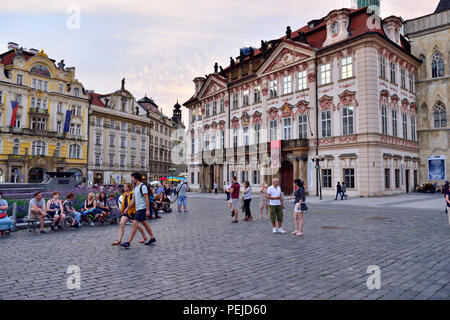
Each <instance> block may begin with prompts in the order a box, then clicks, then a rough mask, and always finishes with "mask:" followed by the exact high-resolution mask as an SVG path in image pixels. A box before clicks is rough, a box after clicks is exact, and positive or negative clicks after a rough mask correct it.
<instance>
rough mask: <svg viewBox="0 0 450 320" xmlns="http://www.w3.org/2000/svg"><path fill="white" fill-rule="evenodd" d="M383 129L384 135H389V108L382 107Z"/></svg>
mask: <svg viewBox="0 0 450 320" xmlns="http://www.w3.org/2000/svg"><path fill="white" fill-rule="evenodd" d="M381 127H382V132H383V134H388V113H387V107H385V106H382V107H381Z"/></svg>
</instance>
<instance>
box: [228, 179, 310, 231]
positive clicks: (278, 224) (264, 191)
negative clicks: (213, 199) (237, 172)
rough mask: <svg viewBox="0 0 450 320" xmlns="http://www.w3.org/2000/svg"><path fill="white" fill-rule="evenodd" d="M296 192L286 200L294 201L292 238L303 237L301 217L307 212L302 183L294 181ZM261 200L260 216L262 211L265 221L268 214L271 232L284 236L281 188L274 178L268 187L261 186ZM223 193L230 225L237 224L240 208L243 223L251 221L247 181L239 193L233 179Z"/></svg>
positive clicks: (250, 198)
mask: <svg viewBox="0 0 450 320" xmlns="http://www.w3.org/2000/svg"><path fill="white" fill-rule="evenodd" d="M294 183H295V184H296V190H295V192H294V196H292V197H289V198H288V200H292V199H295V200H294V202H295V206H294V213H293V216H294V226H295V230H294V231H293V232H292V233H291V234H292V235H293V236H302V235H303V215H304V213H305V212H306V211H307V210H308V207H307V206H306V194H305V188H304V185H303V181H301V180H300V179H296V180H295V181H294ZM260 192H261V198H260V202H259V207H260V216H259V218H260V219H262V218H263V213H264V210H265V211H266V214H265V217H266V219H267V218H268V216H269V212H270V221H271V223H272V232H273V233H281V234H284V233H286V231H285V230H284V229H283V210H284V202H283V195H282V192H281V187H280V186H279V180H278V179H277V178H274V179H273V180H272V185H271V186H270V187H269V186H268V185H267V183H266V182H263V183H262V184H261V191H260ZM225 193H226V196H227V199H226V201H227V206H228V208H229V209H230V210H231V217H232V218H233V220H232V223H238V222H239V218H238V217H239V209H240V208H241V209H242V211H243V213H244V218H243V221H251V220H253V215H252V213H251V210H250V203H251V200H252V188H251V186H250V182H249V181H245V182H244V186H243V189H242V191H241V185H240V183H239V182H237V178H236V177H233V178H232V182H231V184H226V187H225Z"/></svg>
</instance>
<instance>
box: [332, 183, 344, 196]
mask: <svg viewBox="0 0 450 320" xmlns="http://www.w3.org/2000/svg"><path fill="white" fill-rule="evenodd" d="M339 196H342V186H341V183H340V182H339V181H338V183H337V186H336V198H335V199H334V200H337V199H338V197H339Z"/></svg>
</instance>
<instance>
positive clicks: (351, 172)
mask: <svg viewBox="0 0 450 320" xmlns="http://www.w3.org/2000/svg"><path fill="white" fill-rule="evenodd" d="M344 182H345V185H346V186H347V188H350V189H354V188H355V169H344Z"/></svg>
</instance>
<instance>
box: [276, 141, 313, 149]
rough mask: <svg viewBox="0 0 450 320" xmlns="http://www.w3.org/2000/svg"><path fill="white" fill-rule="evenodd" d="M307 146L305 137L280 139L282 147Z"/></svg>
mask: <svg viewBox="0 0 450 320" xmlns="http://www.w3.org/2000/svg"><path fill="white" fill-rule="evenodd" d="M305 147H308V140H307V139H292V140H282V141H281V148H282V150H284V149H294V148H305Z"/></svg>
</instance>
